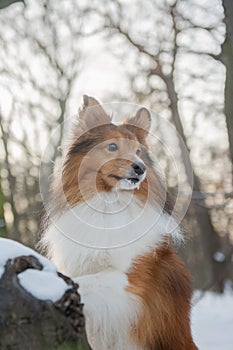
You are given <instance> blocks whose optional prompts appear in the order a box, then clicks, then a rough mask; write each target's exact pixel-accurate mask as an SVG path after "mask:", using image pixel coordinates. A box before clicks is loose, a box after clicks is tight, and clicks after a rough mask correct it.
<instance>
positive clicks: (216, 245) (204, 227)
mask: <svg viewBox="0 0 233 350" xmlns="http://www.w3.org/2000/svg"><path fill="white" fill-rule="evenodd" d="M164 81H165V83H166V86H167V91H168V96H169V98H170V107H171V110H172V120H173V122H174V125H175V128H176V131H177V133H178V134H179V136H180V137H181V139H182V141H183V143H184V145H185V147H186V149H187V151H185V150H184V146H183V144H182V143H181V142H180V148H181V154H182V160H183V164H184V167H185V172H186V175H187V178H188V182H189V183H190V179H189V171H190V164H191V159H190V149H189V147H188V144H187V140H186V137H185V134H184V129H183V126H182V122H181V119H180V115H179V110H178V96H177V93H176V91H175V86H174V80H173V77H172V76H164ZM190 185H191V183H190ZM193 191H194V192H195V193H200V192H201V184H200V180H199V178H198V176H197V175H196V173H195V170H194V169H193ZM192 206H193V209H194V212H195V216H196V218H197V221H198V225H199V227H200V231H201V243H202V247H203V250H204V256H205V259H206V261H207V262H208V267H207V271H208V279H209V280H207V281H206V284H208V285H211V284H212V285H214V286H215V287H214V288H215V289H216V290H217V291H219V292H221V291H222V290H223V285H222V279H221V278H220V276H221V275H222V269H221V266H222V265H221V264H219V262H218V261H216V260H215V259H214V256H215V253H216V252H218V251H219V250H220V247H221V242H220V237H219V235H218V234H217V232H216V231H215V229H214V227H213V225H212V222H211V218H210V213H209V210H208V209H207V208H206V207H204V206H200V205H198V204H195V202H192ZM216 281H219V283H216Z"/></svg>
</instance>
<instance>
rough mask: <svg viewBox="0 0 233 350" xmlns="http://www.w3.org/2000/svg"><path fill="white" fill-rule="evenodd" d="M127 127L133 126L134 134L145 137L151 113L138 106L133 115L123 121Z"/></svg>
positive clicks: (149, 124)
mask: <svg viewBox="0 0 233 350" xmlns="http://www.w3.org/2000/svg"><path fill="white" fill-rule="evenodd" d="M125 123H126V125H127V127H129V128H133V129H134V132H135V133H136V134H140V136H141V137H143V138H146V136H147V135H148V132H149V130H150V126H151V115H150V112H149V111H148V109H146V108H145V107H142V108H140V109H139V110H138V111H137V113H136V114H135V116H134V117H131V118H128V119H126V121H125Z"/></svg>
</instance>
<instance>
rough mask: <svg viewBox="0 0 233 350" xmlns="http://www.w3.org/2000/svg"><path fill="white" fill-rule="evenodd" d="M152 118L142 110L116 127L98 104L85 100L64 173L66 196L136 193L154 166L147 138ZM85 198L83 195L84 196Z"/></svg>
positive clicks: (92, 100) (91, 99)
mask: <svg viewBox="0 0 233 350" xmlns="http://www.w3.org/2000/svg"><path fill="white" fill-rule="evenodd" d="M150 124H151V116H150V113H149V111H148V110H147V109H146V108H141V109H139V110H138V112H137V113H136V114H135V116H133V117H130V118H127V119H126V120H125V122H124V123H123V124H120V125H115V124H113V123H112V121H111V117H110V116H109V115H108V114H107V113H106V112H105V110H104V109H103V107H102V106H101V105H100V104H99V102H98V101H97V100H95V99H94V98H92V97H88V96H84V103H83V106H82V107H81V109H80V110H79V118H78V120H77V124H76V125H74V129H73V141H72V144H71V146H70V148H69V151H68V153H67V156H66V161H65V164H64V170H63V188H64V190H65V192H67V191H69V192H71V187H72V191H73V192H75V191H77V189H79V190H81V192H85V193H86V192H90V189H93V188H95V191H97V192H101V191H112V190H113V189H119V190H134V189H138V188H139V187H140V185H141V184H142V182H143V181H144V180H145V179H146V174H147V167H148V166H150V165H151V159H150V157H149V154H148V149H147V144H146V137H147V135H148V132H149V128H150ZM82 194H83V193H82Z"/></svg>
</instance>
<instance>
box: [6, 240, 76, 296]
mask: <svg viewBox="0 0 233 350" xmlns="http://www.w3.org/2000/svg"><path fill="white" fill-rule="evenodd" d="M20 255H26V256H28V255H33V256H35V257H36V258H37V259H38V260H39V261H40V263H41V264H42V265H43V270H42V271H39V270H35V269H27V270H25V271H24V272H21V273H20V274H18V278H19V282H20V284H21V285H22V287H23V288H24V289H26V290H27V291H28V292H29V293H30V294H32V295H33V296H34V297H35V298H37V299H41V300H52V301H53V302H54V301H56V300H58V299H60V298H61V297H62V295H63V294H64V293H65V291H66V290H67V289H69V288H70V287H69V286H68V285H67V284H66V283H65V281H64V280H63V279H62V278H60V277H59V276H58V275H57V272H56V271H57V269H56V266H55V265H54V264H53V263H52V262H51V261H49V260H48V259H46V258H44V257H43V256H42V255H40V254H38V253H37V252H35V251H34V250H33V249H30V248H28V247H26V246H24V245H22V244H20V243H18V242H16V241H12V240H10V239H6V238H0V278H1V276H2V274H3V272H4V266H5V265H6V262H7V260H8V259H14V258H16V257H17V256H20Z"/></svg>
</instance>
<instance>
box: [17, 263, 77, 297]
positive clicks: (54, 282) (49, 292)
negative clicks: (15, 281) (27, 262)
mask: <svg viewBox="0 0 233 350" xmlns="http://www.w3.org/2000/svg"><path fill="white" fill-rule="evenodd" d="M18 278H19V282H20V284H21V286H22V287H23V288H24V289H26V290H27V291H28V292H29V293H30V294H32V295H33V296H34V297H35V298H37V299H41V300H48V299H49V300H52V301H53V302H55V301H56V300H59V299H60V298H61V297H62V296H63V294H64V293H65V291H66V290H67V289H69V288H70V287H69V286H68V285H67V284H66V283H65V281H64V280H63V279H62V278H60V277H58V276H57V275H56V274H55V273H53V272H49V271H39V270H34V269H27V270H25V271H24V272H21V273H20V274H18Z"/></svg>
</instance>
